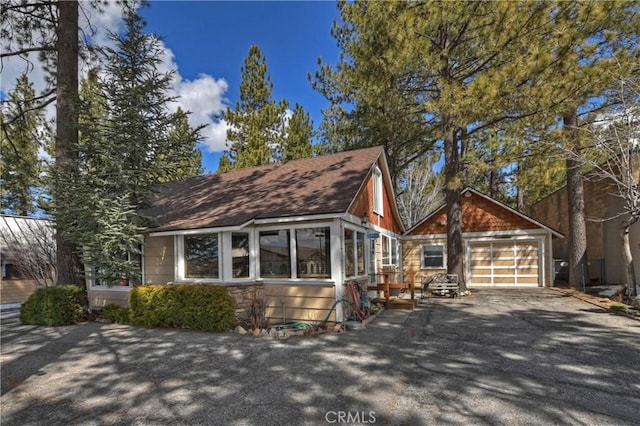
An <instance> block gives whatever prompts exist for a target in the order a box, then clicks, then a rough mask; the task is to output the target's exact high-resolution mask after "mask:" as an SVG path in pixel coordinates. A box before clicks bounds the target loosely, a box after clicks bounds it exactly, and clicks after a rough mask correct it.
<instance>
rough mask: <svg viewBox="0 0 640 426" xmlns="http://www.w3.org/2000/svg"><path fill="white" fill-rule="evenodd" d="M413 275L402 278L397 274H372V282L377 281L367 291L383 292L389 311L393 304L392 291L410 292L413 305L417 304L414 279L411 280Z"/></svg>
mask: <svg viewBox="0 0 640 426" xmlns="http://www.w3.org/2000/svg"><path fill="white" fill-rule="evenodd" d="M412 275H413V274H409V277H407V276H404V277H402V276H401V275H400V274H398V273H395V272H384V273H380V274H372V277H371V278H372V279H371V281H375V284H369V285H368V286H367V290H369V291H376V292H378V293H379V292H383V295H384V296H383V298H384V300H385V308H386V309H389V307H390V304H391V293H392V291H391V290H400V291H401V290H408V291H409V292H410V294H411V301H412V303H415V302H413V301H414V300H415V288H414V284H413V279H411V278H412ZM403 278H404V279H403ZM406 278H409V279H406Z"/></svg>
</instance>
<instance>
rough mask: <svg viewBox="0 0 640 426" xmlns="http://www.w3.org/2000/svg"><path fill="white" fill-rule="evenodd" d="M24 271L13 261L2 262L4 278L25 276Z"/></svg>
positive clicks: (15, 278)
mask: <svg viewBox="0 0 640 426" xmlns="http://www.w3.org/2000/svg"><path fill="white" fill-rule="evenodd" d="M21 272H22V271H20V270H19V268H18V267H17V266H16V265H14V264H11V263H3V264H2V278H6V279H8V280H17V279H21V278H24V277H23V275H22V273H21Z"/></svg>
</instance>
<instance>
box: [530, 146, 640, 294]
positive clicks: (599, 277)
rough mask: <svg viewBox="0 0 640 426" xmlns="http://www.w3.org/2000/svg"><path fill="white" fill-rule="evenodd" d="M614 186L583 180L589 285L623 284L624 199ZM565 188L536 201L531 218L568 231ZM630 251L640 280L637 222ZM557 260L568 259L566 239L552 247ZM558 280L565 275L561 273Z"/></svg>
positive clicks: (638, 167)
mask: <svg viewBox="0 0 640 426" xmlns="http://www.w3.org/2000/svg"><path fill="white" fill-rule="evenodd" d="M639 160H640V158H638V157H637V156H636V157H635V167H634V173H635V179H636V182H640V161H639ZM616 193H617V189H616V187H615V185H614V183H613V182H612V181H611V180H607V179H598V180H585V182H584V202H585V206H584V208H585V215H586V217H587V223H586V228H587V229H586V231H587V259H588V263H589V278H590V280H591V284H624V283H626V278H625V270H624V266H623V253H622V242H621V239H620V223H621V221H622V216H621V213H623V212H624V200H623V199H622V198H620V197H618V196H616V195H615V194H616ZM567 200H568V198H567V187H566V186H564V187H562V188H560V189H559V190H557V191H555V192H554V193H552V194H551V195H549V196H547V197H545V198H543V199H542V200H540V201H538V202H537V203H535V204H534V205H533V206H531V208H530V209H529V211H530V214H531V216H532V217H534V218H536V219H538V220H540V221H543V222H545V223H548V224H549V225H550V226H553V227H554V228H555V229H558V230H559V231H560V232H562V233H564V234H565V235H568V234H569V217H568V216H569V215H568V211H569V210H568V201H567ZM629 240H630V245H631V251H632V254H633V258H634V259H635V261H636V263H635V264H634V267H635V276H636V282H640V261H639V259H640V222H637V223H635V224H634V225H633V226H632V227H631V233H630V235H629ZM553 253H554V257H555V258H556V263H557V264H559V263H561V262H562V261H565V262H566V260H567V259H568V240H567V239H565V240H555V241H554V247H553ZM558 279H559V280H566V279H567V276H566V274H565V275H560V276H559V277H558Z"/></svg>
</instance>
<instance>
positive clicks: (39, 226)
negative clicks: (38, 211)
mask: <svg viewBox="0 0 640 426" xmlns="http://www.w3.org/2000/svg"><path fill="white" fill-rule="evenodd" d="M53 262H55V232H54V229H53V225H52V222H51V221H49V220H46V219H42V218H35V217H25V216H12V215H4V214H3V215H0V265H1V267H2V275H1V277H0V304H2V305H11V304H19V303H23V302H25V301H26V300H27V299H28V298H29V296H30V295H31V293H33V292H34V291H35V290H36V288H38V287H39V286H47V285H52V284H53V282H54V272H53Z"/></svg>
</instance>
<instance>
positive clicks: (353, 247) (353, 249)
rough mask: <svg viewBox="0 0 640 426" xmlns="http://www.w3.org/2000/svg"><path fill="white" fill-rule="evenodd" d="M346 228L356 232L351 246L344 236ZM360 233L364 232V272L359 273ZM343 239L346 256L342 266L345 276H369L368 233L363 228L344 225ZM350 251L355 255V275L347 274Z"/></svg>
mask: <svg viewBox="0 0 640 426" xmlns="http://www.w3.org/2000/svg"><path fill="white" fill-rule="evenodd" d="M346 230H349V231H352V232H353V233H354V235H353V244H352V245H351V247H349V246H347V239H346V238H344V233H345V231H346ZM358 234H362V257H363V262H364V265H363V266H364V270H363V273H362V274H358ZM341 239H342V246H343V253H344V258H343V259H342V267H343V268H344V275H345V278H347V279H349V278H358V277H364V276H367V271H368V267H369V260H368V257H369V256H368V255H369V248H368V247H367V233H366V232H365V231H364V230H363V229H362V228H356V227H352V226H344V227H343V228H342V236H341ZM349 253H351V256H352V257H353V269H354V273H355V275H347V256H348V255H349Z"/></svg>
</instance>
